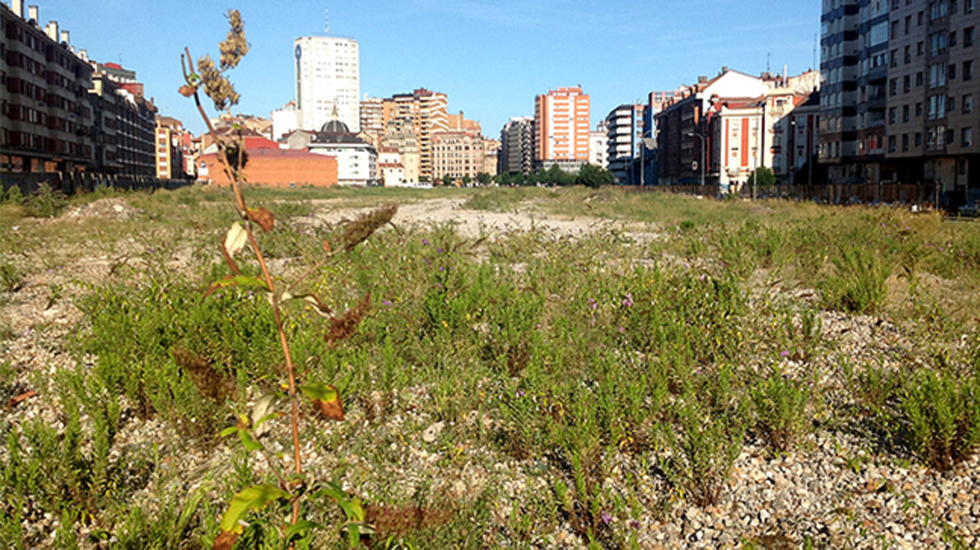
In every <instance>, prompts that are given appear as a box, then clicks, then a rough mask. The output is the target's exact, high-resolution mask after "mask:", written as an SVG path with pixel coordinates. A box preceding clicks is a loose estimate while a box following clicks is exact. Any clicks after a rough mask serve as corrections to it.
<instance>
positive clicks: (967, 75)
mask: <svg viewBox="0 0 980 550" xmlns="http://www.w3.org/2000/svg"><path fill="white" fill-rule="evenodd" d="M971 78H973V60H972V59H971V60H969V61H964V62H963V80H970V79H971Z"/></svg>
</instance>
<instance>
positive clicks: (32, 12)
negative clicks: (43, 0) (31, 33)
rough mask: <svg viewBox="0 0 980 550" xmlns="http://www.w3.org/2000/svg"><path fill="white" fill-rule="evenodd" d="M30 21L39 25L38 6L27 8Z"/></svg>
mask: <svg viewBox="0 0 980 550" xmlns="http://www.w3.org/2000/svg"><path fill="white" fill-rule="evenodd" d="M27 14H28V17H27V18H28V19H30V20H31V21H34V22H35V23H37V6H27Z"/></svg>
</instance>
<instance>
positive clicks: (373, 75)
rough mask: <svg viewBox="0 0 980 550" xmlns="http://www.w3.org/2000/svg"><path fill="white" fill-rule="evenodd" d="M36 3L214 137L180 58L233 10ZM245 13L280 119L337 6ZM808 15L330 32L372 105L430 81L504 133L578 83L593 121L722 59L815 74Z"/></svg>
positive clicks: (496, 17)
mask: <svg viewBox="0 0 980 550" xmlns="http://www.w3.org/2000/svg"><path fill="white" fill-rule="evenodd" d="M7 3H8V5H9V2H7ZM37 4H38V5H39V8H40V14H39V15H40V17H39V19H40V21H39V25H40V26H42V27H43V26H44V25H45V24H46V23H47V22H48V21H51V20H54V21H58V23H59V25H60V27H61V29H63V30H68V31H69V32H70V33H71V34H70V36H71V38H70V42H71V44H72V45H73V46H74V47H75V48H76V49H85V50H86V51H87V52H88V55H89V56H90V57H91V58H93V59H96V60H98V61H101V62H116V63H120V64H122V65H123V66H124V67H125V68H127V69H130V70H135V71H136V73H137V76H138V78H139V80H140V81H141V82H143V83H144V84H145V87H146V95H147V96H148V97H151V98H153V100H154V102H155V104H156V105H157V106H158V107H159V108H160V112H161V114H165V115H168V116H173V117H175V118H178V119H180V120H181V121H183V123H184V124H185V126H186V127H188V128H189V129H190V130H192V131H193V132H194V133H201V131H203V129H204V128H203V123H202V122H201V121H200V120H199V117H197V115H196V111H195V109H194V107H193V102H190V101H187V100H186V99H184V98H182V97H181V96H179V95H178V94H177V91H176V90H177V88H178V87H179V86H180V84H181V80H182V79H181V75H180V67H179V65H180V62H179V55H180V53H181V52H182V51H183V48H184V46H187V47H189V48H190V50H191V54H192V55H193V56H194V57H195V58H196V57H200V56H202V55H204V54H206V53H209V54H211V55H212V57H214V56H216V54H217V42H218V41H220V40H221V39H222V38H223V36H224V33H225V32H226V28H227V25H226V21H225V19H224V16H225V9H224V8H217V7H215V8H206V9H200V8H196V7H195V8H192V7H191V6H192V5H191V4H190V3H188V2H184V1H183V0H176V1H174V2H170V3H149V2H132V3H131V2H121V1H118V0H113V1H108V2H101V3H95V4H85V5H80V4H77V3H72V2H68V1H67V0H49V1H47V2H37ZM236 7H237V8H238V9H240V10H241V12H242V16H243V18H244V20H245V28H246V35H247V37H248V40H249V42H250V44H251V48H252V49H251V52H250V53H249V55H248V56H247V57H246V58H245V61H243V63H242V65H241V66H240V67H239V68H238V69H236V70H235V71H234V72H233V73H232V74H231V78H232V81H233V82H234V83H235V85H236V88H237V89H238V91H239V92H240V93H241V94H242V102H241V103H240V104H239V105H238V106H237V107H236V108H235V109H234V111H235V112H242V113H247V114H252V115H256V116H262V117H269V115H270V113H271V111H273V110H275V109H278V108H280V107H282V105H284V104H285V103H286V102H288V101H290V100H292V99H294V95H295V94H294V86H293V82H294V80H293V65H292V61H293V58H292V52H293V41H294V40H295V39H296V38H297V37H300V36H311V35H313V36H315V35H324V34H325V32H324V31H325V27H326V25H327V19H326V17H325V16H326V13H325V7H326V6H325V5H324V4H315V3H312V2H298V3H295V4H291V5H290V6H289V8H290V9H282V8H281V6H277V5H275V4H271V3H262V2H242V3H241V4H239V5H238V6H236ZM675 8H676V9H675ZM803 8H804V9H800V6H799V5H798V4H797V3H786V2H774V1H769V0H755V1H752V2H741V3H738V4H733V3H730V2H723V1H721V0H695V1H693V2H689V3H687V4H685V5H684V6H683V7H680V8H677V7H676V6H674V5H670V6H664V5H660V6H658V5H655V4H652V3H650V4H635V3H627V2H619V1H617V2H606V3H602V4H601V5H600V4H598V3H593V2H584V1H580V2H563V3H561V4H559V3H557V2H540V3H533V4H525V3H521V2H510V1H505V2H492V3H491V2H482V1H463V2H446V1H439V0H413V1H410V2H397V3H396V2H375V3H373V5H372V6H370V7H365V6H364V5H363V3H354V2H342V3H335V4H332V5H330V6H329V24H330V35H331V36H339V37H349V38H353V39H355V40H357V41H358V42H359V44H360V47H361V97H363V96H364V95H368V96H371V97H384V96H390V95H391V94H396V93H405V92H410V91H411V90H414V89H416V88H419V87H426V88H428V89H431V90H435V91H439V92H443V93H445V94H446V95H447V96H448V97H449V110H450V111H452V112H459V111H463V112H464V113H465V114H466V116H467V118H472V119H475V120H479V121H480V122H481V123H482V126H483V129H484V134H486V135H489V136H493V135H495V134H496V133H497V132H498V131H499V129H500V128H501V127H502V126H503V124H504V123H505V122H506V121H507V120H508V119H509V118H510V117H514V116H526V115H530V114H533V110H534V98H535V96H536V95H538V94H542V93H547V92H548V91H549V90H551V89H554V88H558V87H563V86H578V85H580V86H581V87H582V88H583V90H584V92H585V93H587V94H589V95H590V96H591V97H592V113H591V121H590V127H594V126H595V124H596V123H597V122H599V121H600V120H602V119H603V118H604V117H605V115H606V114H607V113H608V112H609V111H610V110H612V109H613V108H614V107H616V106H617V105H619V104H622V103H625V102H633V101H637V100H639V101H645V98H646V94H647V93H648V92H649V91H651V90H669V89H674V88H676V87H678V86H680V85H682V84H691V83H693V82H694V81H695V80H696V79H697V77H698V76H700V75H706V76H709V77H710V76H714V75H716V74H717V73H718V72H719V70H720V68H721V66H722V65H727V66H730V67H732V68H734V69H737V70H740V71H743V72H747V73H755V74H758V73H759V72H761V71H765V70H766V69H767V68H769V69H771V71H772V72H775V73H781V72H782V71H783V66H784V65H785V66H787V69H788V72H789V73H790V74H796V73H800V72H803V71H805V70H807V69H809V68H814V69H815V68H817V66H816V65H818V64H819V59H817V60H816V63H815V62H814V51H813V48H814V38H815V34H816V33H817V32H818V31H819V12H820V5H819V2H808V3H807V4H806V5H805V6H804V7H803ZM760 17H765V19H760ZM692 50H693V51H692ZM168 58H170V59H172V62H170V63H167V59H168ZM209 114H211V113H209Z"/></svg>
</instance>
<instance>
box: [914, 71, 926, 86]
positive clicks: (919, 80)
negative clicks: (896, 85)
mask: <svg viewBox="0 0 980 550" xmlns="http://www.w3.org/2000/svg"><path fill="white" fill-rule="evenodd" d="M924 80H925V79H924V78H923V77H922V73H915V85H916V86H922V82H923V81H924Z"/></svg>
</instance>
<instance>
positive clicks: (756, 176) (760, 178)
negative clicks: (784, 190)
mask: <svg viewBox="0 0 980 550" xmlns="http://www.w3.org/2000/svg"><path fill="white" fill-rule="evenodd" d="M745 184H746V185H750V186H751V185H755V186H759V187H765V186H772V185H776V174H773V173H772V170H771V169H770V168H769V167H768V166H760V167H758V168H756V169H755V170H754V171H753V172H752V173H750V174H749V179H748V180H747V181H746V182H745Z"/></svg>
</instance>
